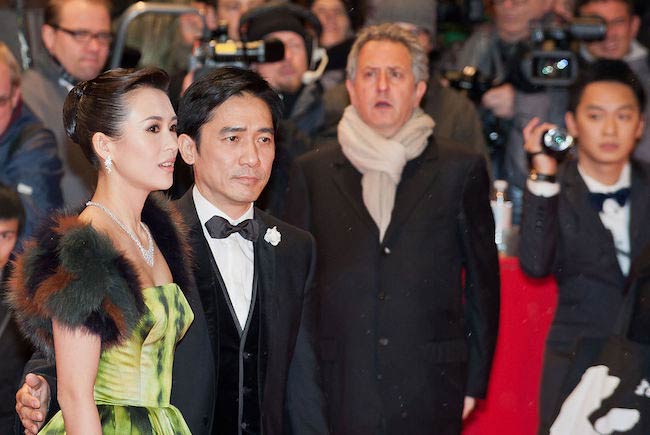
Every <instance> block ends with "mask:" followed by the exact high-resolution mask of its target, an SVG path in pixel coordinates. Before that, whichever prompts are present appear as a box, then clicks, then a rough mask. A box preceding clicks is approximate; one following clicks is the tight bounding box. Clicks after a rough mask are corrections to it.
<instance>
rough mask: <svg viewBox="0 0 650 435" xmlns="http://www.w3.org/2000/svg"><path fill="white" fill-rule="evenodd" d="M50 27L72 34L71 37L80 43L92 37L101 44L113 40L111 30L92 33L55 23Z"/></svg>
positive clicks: (86, 41)
mask: <svg viewBox="0 0 650 435" xmlns="http://www.w3.org/2000/svg"><path fill="white" fill-rule="evenodd" d="M52 27H53V28H55V29H56V30H60V31H62V32H63V33H67V34H68V35H70V36H72V39H74V40H75V41H77V42H78V43H80V44H88V43H89V42H90V41H91V40H92V39H96V40H97V42H98V43H99V44H101V45H109V44H110V43H111V41H112V40H113V34H112V33H111V32H99V33H93V32H89V31H88V30H70V29H66V28H65V27H61V26H57V25H52Z"/></svg>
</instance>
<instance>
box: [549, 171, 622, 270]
mask: <svg viewBox="0 0 650 435" xmlns="http://www.w3.org/2000/svg"><path fill="white" fill-rule="evenodd" d="M566 171H567V174H566V177H565V179H564V184H563V186H562V192H563V193H564V194H565V195H566V197H567V199H568V205H569V208H570V210H569V212H571V213H572V214H573V215H574V217H575V222H576V225H577V227H578V229H579V231H580V232H582V233H584V234H588V235H589V239H590V240H591V242H592V244H593V246H597V247H602V249H603V252H604V253H605V255H607V256H611V258H610V260H611V261H610V262H611V263H612V264H615V265H616V270H617V271H618V273H619V274H620V278H621V279H623V271H621V268H620V266H619V263H618V259H617V258H616V246H615V245H614V237H613V236H612V233H611V232H610V231H609V230H608V229H607V228H605V226H604V225H603V222H602V221H601V220H600V216H599V215H598V212H597V211H596V210H594V208H593V206H592V205H591V203H590V201H589V189H588V188H587V185H586V184H585V182H584V180H583V179H582V177H581V176H580V173H579V172H578V166H577V162H571V163H570V164H569V165H568V167H567V169H566Z"/></svg>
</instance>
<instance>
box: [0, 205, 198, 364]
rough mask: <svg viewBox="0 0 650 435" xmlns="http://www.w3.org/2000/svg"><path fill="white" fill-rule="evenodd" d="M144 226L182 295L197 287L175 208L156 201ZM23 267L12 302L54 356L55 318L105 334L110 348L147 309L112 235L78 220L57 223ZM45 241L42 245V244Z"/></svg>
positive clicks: (24, 325) (43, 232)
mask: <svg viewBox="0 0 650 435" xmlns="http://www.w3.org/2000/svg"><path fill="white" fill-rule="evenodd" d="M142 220H143V221H144V222H145V223H146V224H147V225H148V226H149V227H150V229H151V233H152V234H153V235H154V237H155V241H156V244H157V245H158V248H159V249H160V251H161V252H162V254H163V256H164V257H165V259H166V260H167V262H168V265H169V267H170V270H171V272H172V276H173V277H174V281H175V282H176V283H177V284H178V285H179V286H180V287H181V289H188V288H189V286H192V285H194V283H193V279H192V275H191V273H190V270H191V269H190V266H189V254H188V252H189V251H188V249H186V248H187V246H188V245H187V242H186V237H185V235H184V232H183V231H184V229H183V228H181V227H180V226H179V225H181V224H180V222H181V221H180V219H179V218H178V213H177V212H176V211H175V210H173V209H172V208H171V206H170V205H169V203H168V201H166V200H164V199H162V198H161V197H158V196H156V195H151V196H150V198H149V199H148V200H147V202H146V203H145V207H144V210H143V212H142ZM35 237H36V238H35V239H34V240H35V241H32V242H29V243H27V244H26V245H25V251H24V253H23V254H22V255H21V256H20V257H19V258H18V259H17V261H16V269H15V273H14V274H13V277H12V279H11V281H10V286H9V288H10V291H9V293H8V301H9V303H10V305H11V306H12V308H13V309H14V310H15V311H16V317H17V319H18V320H19V324H20V326H21V329H22V330H23V332H25V334H26V335H27V336H28V337H29V338H30V339H31V340H32V341H33V342H34V344H35V345H36V346H37V347H38V348H40V349H41V350H43V351H44V353H45V354H46V355H47V356H48V357H50V358H52V357H53V348H54V346H53V341H52V322H51V319H52V318H56V319H57V320H58V321H59V322H60V323H62V324H64V325H67V326H69V327H79V326H83V327H85V328H87V329H88V330H89V331H91V332H93V333H95V334H97V335H99V336H100V337H101V341H102V347H103V348H106V347H110V346H113V345H115V344H117V343H120V342H121V341H122V340H124V339H125V338H127V337H128V336H129V335H130V334H131V331H132V330H133V328H134V327H135V326H136V325H137V322H138V321H139V320H140V318H141V316H142V314H143V312H144V310H145V304H144V300H143V297H142V293H141V290H142V285H141V283H140V282H139V279H138V275H137V273H136V270H135V267H134V266H133V264H132V263H131V262H130V261H129V260H128V259H126V258H125V257H124V256H123V255H122V254H121V253H120V252H119V251H117V250H116V249H115V247H114V246H113V244H112V242H111V241H110V239H109V238H108V236H106V235H105V234H101V233H99V232H97V231H96V230H95V229H94V228H93V227H92V226H90V225H88V224H85V223H83V222H81V221H79V219H78V217H77V216H76V215H73V216H71V215H65V214H58V215H54V216H52V217H51V218H50V219H49V221H48V222H47V225H45V226H44V227H41V229H39V230H38V232H37V233H36V236H35ZM36 241H37V243H36Z"/></svg>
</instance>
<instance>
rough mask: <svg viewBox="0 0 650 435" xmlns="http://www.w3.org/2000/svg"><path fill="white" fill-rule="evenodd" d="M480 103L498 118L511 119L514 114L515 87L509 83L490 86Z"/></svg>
mask: <svg viewBox="0 0 650 435" xmlns="http://www.w3.org/2000/svg"><path fill="white" fill-rule="evenodd" d="M481 103H482V104H483V106H485V107H487V108H488V109H490V110H491V111H492V113H494V114H495V115H496V116H498V117H499V118H504V119H511V118H512V117H513V116H515V88H514V87H513V86H512V85H511V84H510V83H505V84H503V85H501V86H497V87H495V88H492V89H490V90H489V91H487V92H486V93H485V94H483V98H482V99H481Z"/></svg>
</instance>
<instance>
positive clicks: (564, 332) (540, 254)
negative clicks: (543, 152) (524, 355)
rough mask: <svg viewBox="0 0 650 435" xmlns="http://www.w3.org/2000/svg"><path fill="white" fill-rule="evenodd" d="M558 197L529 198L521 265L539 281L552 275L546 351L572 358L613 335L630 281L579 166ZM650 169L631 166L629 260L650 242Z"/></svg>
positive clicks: (568, 173)
mask: <svg viewBox="0 0 650 435" xmlns="http://www.w3.org/2000/svg"><path fill="white" fill-rule="evenodd" d="M560 184H561V190H560V193H559V195H555V196H553V197H550V198H543V197H538V196H535V195H533V194H532V193H530V192H529V191H526V192H525V194H524V195H525V197H524V209H523V217H522V225H521V241H520V247H519V250H520V252H519V260H520V263H521V267H522V268H523V270H524V271H525V272H526V273H527V274H529V275H531V276H535V277H542V276H546V275H549V274H551V273H553V274H554V275H555V277H556V278H557V282H558V286H559V299H558V306H557V310H556V312H555V318H554V320H553V323H552V325H551V330H550V331H549V335H548V338H547V348H551V349H557V350H559V351H561V352H570V351H571V350H572V349H573V346H574V344H575V340H576V339H577V338H578V337H581V336H603V335H609V334H610V333H611V328H612V327H613V324H614V323H615V322H613V321H612V319H613V318H615V316H616V313H617V312H618V308H619V307H620V304H621V302H622V300H623V291H624V288H625V285H626V277H625V276H624V275H623V272H622V271H621V268H620V266H619V264H618V260H617V258H616V248H615V246H614V239H613V237H612V234H611V233H610V231H609V230H608V229H606V228H605V227H604V226H603V224H602V221H601V220H600V217H599V215H598V212H597V211H596V210H594V209H593V207H592V206H591V204H590V203H589V190H588V189H587V186H586V185H585V183H584V181H583V180H582V177H581V176H580V173H579V172H578V167H577V162H576V161H571V162H567V165H566V167H565V168H564V169H563V172H562V175H561V177H560ZM649 191H650V167H649V166H648V165H646V164H642V163H639V162H635V161H633V162H632V184H631V193H630V199H629V201H630V227H629V233H630V247H631V253H630V255H631V260H632V263H634V260H635V258H637V257H638V256H639V254H640V253H641V251H642V250H643V248H644V247H645V246H646V244H647V243H648V242H649V241H650V226H649V225H648V223H649V222H650V194H648V192H649Z"/></svg>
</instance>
